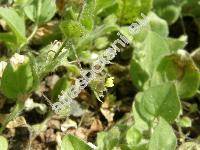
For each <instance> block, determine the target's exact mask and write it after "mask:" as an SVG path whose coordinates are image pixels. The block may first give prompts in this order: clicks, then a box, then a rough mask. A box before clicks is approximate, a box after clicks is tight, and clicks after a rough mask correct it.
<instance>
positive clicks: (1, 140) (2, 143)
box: [0, 136, 8, 150]
mask: <svg viewBox="0 0 200 150" xmlns="http://www.w3.org/2000/svg"><path fill="white" fill-rule="evenodd" d="M0 149H1V150H8V141H7V139H6V138H5V137H3V136H0Z"/></svg>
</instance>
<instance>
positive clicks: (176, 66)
mask: <svg viewBox="0 0 200 150" xmlns="http://www.w3.org/2000/svg"><path fill="white" fill-rule="evenodd" d="M167 81H175V83H176V86H177V90H178V94H179V95H180V97H181V98H190V97H192V96H194V95H195V94H196V92H197V91H198V88H199V85H200V76H199V69H198V68H197V67H196V65H195V64H194V62H193V60H192V59H191V58H190V55H189V54H188V53H187V52H186V51H183V50H179V51H178V53H177V54H172V55H169V56H166V57H165V58H163V60H162V61H161V63H160V65H159V66H158V68H157V71H156V73H155V74H154V77H153V79H152V84H154V85H156V84H160V83H164V82H167Z"/></svg>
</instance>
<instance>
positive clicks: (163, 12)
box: [154, 0, 185, 24]
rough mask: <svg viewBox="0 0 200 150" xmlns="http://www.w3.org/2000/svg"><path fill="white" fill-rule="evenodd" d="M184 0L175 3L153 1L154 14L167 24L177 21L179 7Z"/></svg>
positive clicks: (172, 1)
mask: <svg viewBox="0 0 200 150" xmlns="http://www.w3.org/2000/svg"><path fill="white" fill-rule="evenodd" d="M184 1H185V0H181V1H179V2H176V1H174V0H162V1H160V0H154V8H155V11H156V13H157V14H158V15H159V16H160V17H162V18H163V19H165V20H166V21H167V22H168V23H169V24H173V23H174V22H176V21H177V19H178V18H179V16H180V13H181V6H182V5H183V2H184Z"/></svg>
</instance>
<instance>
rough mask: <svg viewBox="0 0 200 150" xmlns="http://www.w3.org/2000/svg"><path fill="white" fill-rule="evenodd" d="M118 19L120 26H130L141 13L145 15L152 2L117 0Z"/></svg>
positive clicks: (150, 0) (147, 0) (144, 0)
mask: <svg viewBox="0 0 200 150" xmlns="http://www.w3.org/2000/svg"><path fill="white" fill-rule="evenodd" d="M117 2H118V3H119V11H118V13H117V14H118V18H119V22H120V23H122V24H131V23H132V22H134V21H135V20H136V19H137V18H138V16H140V14H141V13H143V14H147V13H148V12H149V11H150V9H151V8H152V3H153V1H152V0H119V1H117Z"/></svg>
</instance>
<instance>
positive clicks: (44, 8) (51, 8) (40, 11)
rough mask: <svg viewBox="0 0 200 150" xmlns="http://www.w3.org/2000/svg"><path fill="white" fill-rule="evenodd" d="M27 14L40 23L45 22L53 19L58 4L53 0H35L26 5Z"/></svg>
mask: <svg viewBox="0 0 200 150" xmlns="http://www.w3.org/2000/svg"><path fill="white" fill-rule="evenodd" d="M24 12H25V14H26V16H27V17H28V18H29V19H30V20H32V21H33V22H36V23H38V24H43V23H46V22H48V21H49V20H51V18H52V17H53V16H54V15H55V13H56V4H55V1H52V0H33V1H32V2H31V3H30V4H29V5H28V6H26V7H24Z"/></svg>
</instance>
